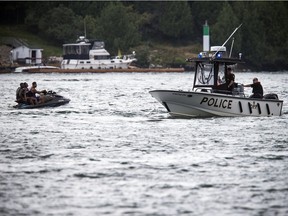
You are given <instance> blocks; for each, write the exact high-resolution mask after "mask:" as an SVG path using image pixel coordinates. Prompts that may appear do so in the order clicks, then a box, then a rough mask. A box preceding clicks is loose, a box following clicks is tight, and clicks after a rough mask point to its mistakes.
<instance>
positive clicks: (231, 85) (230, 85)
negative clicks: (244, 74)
mask: <svg viewBox="0 0 288 216" xmlns="http://www.w3.org/2000/svg"><path fill="white" fill-rule="evenodd" d="M234 83H235V75H234V74H233V73H232V69H231V68H230V67H229V68H227V76H226V84H227V90H228V91H232V90H233V88H234Z"/></svg>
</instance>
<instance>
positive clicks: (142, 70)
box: [24, 68, 184, 73]
mask: <svg viewBox="0 0 288 216" xmlns="http://www.w3.org/2000/svg"><path fill="white" fill-rule="evenodd" d="M24 72H25V73H145V72H146V73H148V72H155V73H156V72H162V73H167V72H184V68H128V69H119V68H116V69H41V68H33V69H27V70H25V71H24Z"/></svg>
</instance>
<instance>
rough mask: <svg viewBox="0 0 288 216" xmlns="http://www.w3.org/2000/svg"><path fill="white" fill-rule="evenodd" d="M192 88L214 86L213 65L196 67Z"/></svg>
mask: <svg viewBox="0 0 288 216" xmlns="http://www.w3.org/2000/svg"><path fill="white" fill-rule="evenodd" d="M195 79H196V80H195V85H194V86H213V85H214V65H213V64H210V63H205V64H203V63H202V62H200V63H199V64H198V65H197V70H196V76H195Z"/></svg>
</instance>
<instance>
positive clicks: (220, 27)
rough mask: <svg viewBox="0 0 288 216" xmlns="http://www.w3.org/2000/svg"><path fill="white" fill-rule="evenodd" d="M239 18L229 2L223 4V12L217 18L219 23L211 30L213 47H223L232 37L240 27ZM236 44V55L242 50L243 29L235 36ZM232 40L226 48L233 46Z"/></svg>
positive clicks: (234, 47)
mask: <svg viewBox="0 0 288 216" xmlns="http://www.w3.org/2000/svg"><path fill="white" fill-rule="evenodd" d="M240 24H241V23H240V21H239V19H238V17H237V16H236V15H235V13H234V10H233V8H232V7H231V5H230V4H229V3H228V2H225V3H224V4H223V7H222V10H221V11H220V13H219V16H218V17H217V22H216V23H215V24H214V25H213V26H212V28H211V45H218V46H219V45H222V44H223V43H224V42H225V41H226V40H227V38H228V37H229V36H230V35H231V33H232V32H233V31H234V29H235V28H236V27H238V26H239V25H240ZM233 37H234V38H235V43H234V46H233V49H234V51H233V52H234V53H235V52H237V51H239V50H241V28H240V29H238V31H237V32H236V33H235V34H234V35H233ZM231 43H232V38H231V40H230V41H228V42H227V43H226V45H225V46H226V47H228V46H229V45H231Z"/></svg>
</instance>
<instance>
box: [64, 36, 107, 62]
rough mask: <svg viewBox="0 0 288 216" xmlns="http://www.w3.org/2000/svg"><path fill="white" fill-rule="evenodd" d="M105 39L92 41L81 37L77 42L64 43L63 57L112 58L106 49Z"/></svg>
mask: <svg viewBox="0 0 288 216" xmlns="http://www.w3.org/2000/svg"><path fill="white" fill-rule="evenodd" d="M104 47H105V43H104V42H103V41H92V43H90V42H89V40H87V39H85V37H82V36H81V37H79V39H78V40H77V43H71V44H63V59H78V60H84V59H94V60H103V59H110V53H109V52H107V50H105V48H104Z"/></svg>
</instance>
